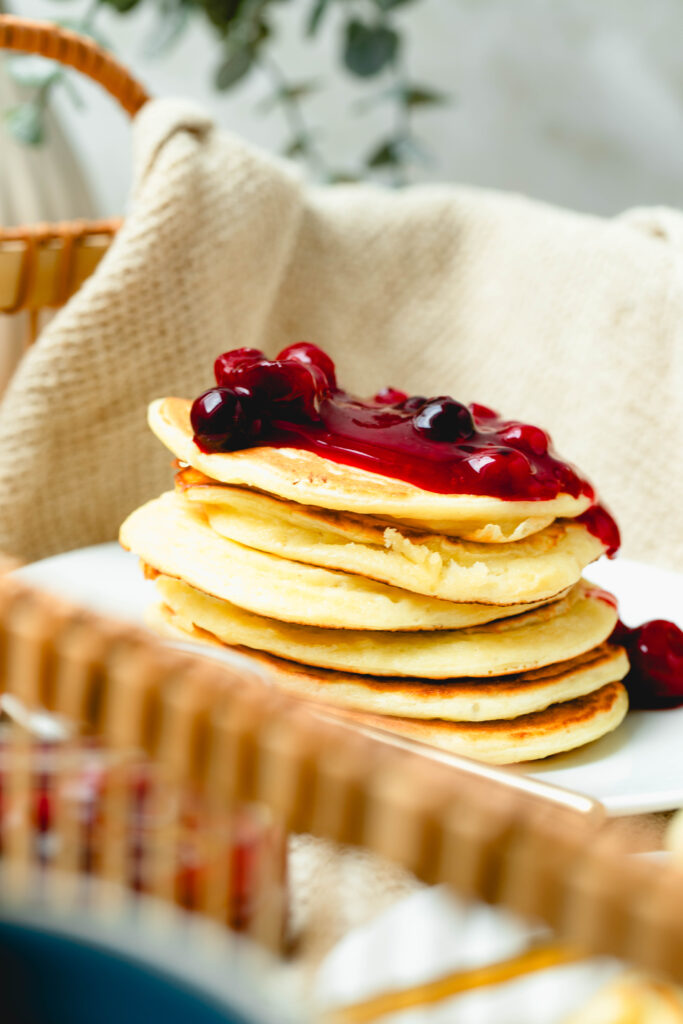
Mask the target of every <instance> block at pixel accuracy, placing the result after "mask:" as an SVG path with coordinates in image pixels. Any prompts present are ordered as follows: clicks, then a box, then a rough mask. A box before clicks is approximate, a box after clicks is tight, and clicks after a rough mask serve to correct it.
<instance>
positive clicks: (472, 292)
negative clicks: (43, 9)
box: [0, 101, 683, 569]
mask: <svg viewBox="0 0 683 1024" xmlns="http://www.w3.org/2000/svg"><path fill="white" fill-rule="evenodd" d="M682 243H683V217H681V216H680V215H679V214H678V213H676V212H675V211H671V210H648V211H633V212H631V213H629V214H626V215H625V216H623V217H621V218H617V219H615V220H602V219H599V218H596V217H590V216H584V215H579V214H576V213H571V212H568V211H564V210H560V209H554V208H552V207H548V206H545V205H543V204H541V203H537V202H532V201H530V200H528V199H525V198H522V197H520V196H516V195H502V194H497V193H495V192H486V191H480V190H476V189H470V188H464V187H460V186H450V185H447V186H443V187H433V186H428V187H420V188H413V189H407V190H405V191H403V192H391V191H380V190H377V189H374V188H370V187H365V186H338V187H335V188H330V189H311V188H307V187H305V186H304V185H302V183H301V181H300V180H299V179H298V178H297V177H296V176H295V175H294V173H293V171H292V169H291V168H290V167H289V166H287V165H285V164H283V163H280V162H277V161H275V160H273V159H272V158H270V157H268V156H266V155H265V154H263V153H261V152H259V151H258V150H255V149H252V148H250V147H249V146H247V145H245V144H244V143H243V142H241V141H240V140H239V139H237V138H234V137H232V136H230V135H227V134H225V133H223V132H219V131H217V130H216V129H215V128H214V127H213V126H212V124H211V123H210V122H209V121H208V120H207V118H206V117H205V116H204V115H203V113H202V112H201V111H200V110H197V109H196V108H194V107H190V106H189V105H187V104H184V103H181V102H177V101H155V102H153V103H150V104H148V105H147V106H146V107H145V108H144V109H143V111H142V112H141V114H140V115H139V116H138V118H137V120H136V124H135V183H134V189H133V200H132V204H131V209H130V212H129V215H128V217H127V219H126V223H125V225H124V227H123V229H122V231H121V232H120V234H119V236H118V237H117V238H116V240H115V242H114V244H113V245H112V247H111V250H110V251H109V253H108V254H107V256H106V257H105V259H104V260H103V262H102V263H101V265H100V267H99V269H98V271H97V273H96V274H95V275H94V276H93V277H92V278H91V279H90V280H89V281H88V282H87V283H86V284H85V286H84V287H83V288H82V289H81V291H80V292H79V294H78V295H77V296H75V297H74V299H72V301H71V302H70V303H69V305H68V306H67V307H66V308H65V309H64V310H63V311H62V312H61V313H60V314H59V315H58V316H57V317H56V318H55V319H54V320H53V321H52V323H51V324H50V325H49V327H48V328H47V329H46V330H45V332H44V333H43V335H42V337H41V338H40V340H39V342H38V344H37V345H36V346H35V348H34V349H33V350H32V351H31V352H30V354H29V355H28V356H27V358H26V359H25V361H24V362H23V364H22V366H21V367H20V369H19V371H18V373H17V374H16V376H15V378H14V380H13V383H12V385H11V387H10V390H9V392H8V394H7V395H6V397H5V399H4V401H3V403H2V406H1V407H0V549H5V550H6V551H8V552H10V553H13V554H17V555H21V556H23V557H25V558H39V557H42V556H44V555H48V554H50V553H52V552H56V551H59V550H63V549H66V548H70V547H76V546H80V545H84V544H92V543H95V542H97V541H102V540H106V539H109V538H113V537H115V536H116V532H117V528H118V525H119V523H120V522H121V520H122V519H123V518H124V517H125V516H126V514H127V513H128V512H130V511H131V509H133V508H134V507H135V506H136V505H139V504H140V503H141V502H142V501H143V500H145V499H147V498H149V497H151V496H153V495H156V494H158V493H159V491H160V490H162V489H163V488H164V487H165V486H167V485H168V484H169V483H170V480H171V471H170V466H169V461H170V457H169V455H168V453H167V452H165V451H164V450H163V449H162V448H161V446H160V445H159V443H158V442H157V441H156V440H155V439H154V438H153V437H152V436H151V435H150V434H149V432H148V431H147V428H146V425H145V407H146V405H147V403H148V402H149V400H150V399H152V398H155V397H159V396H162V395H168V394H179V395H185V396H194V395H195V394H197V393H198V392H199V391H200V390H203V389H204V388H205V387H208V386H210V384H211V383H212V375H211V366H212V362H213V359H214V357H215V356H216V354H217V353H218V352H220V351H222V350H225V349H228V348H235V347H237V346H241V345H250V346H255V347H260V348H264V349H265V350H266V351H267V352H269V353H273V352H275V351H277V350H278V349H279V348H281V347H283V346H284V345H288V344H290V343H292V342H294V341H297V340H300V339H306V340H309V341H313V342H316V343H317V344H319V345H322V346H323V347H324V348H326V349H327V350H328V351H330V352H331V354H332V355H333V357H334V358H335V359H336V360H337V362H338V364H339V371H340V376H341V380H342V381H343V382H344V383H345V384H346V385H347V386H348V387H349V388H350V389H353V390H357V391H358V392H360V393H361V394H367V393H371V392H374V391H375V390H377V388H378V387H379V386H380V385H383V384H393V385H395V386H397V387H401V388H405V389H408V390H412V391H414V392H419V393H422V394H435V393H437V394H443V393H444V392H450V393H451V394H453V395H454V396H456V397H457V398H459V399H462V400H471V399H476V400H478V401H480V402H483V403H485V404H488V405H492V406H493V407H497V408H499V409H501V410H503V411H504V412H505V414H506V415H509V416H511V417H512V416H516V417H522V418H525V419H528V420H531V421H532V422H538V423H540V424H541V425H543V426H546V427H547V428H549V429H550V431H551V432H552V434H553V436H554V438H555V441H556V443H557V446H558V447H559V450H560V451H561V452H562V453H563V454H564V455H565V456H566V457H568V458H570V459H573V460H574V461H575V462H577V463H578V464H579V465H580V466H581V467H582V468H583V469H584V470H585V471H586V472H587V473H588V474H589V475H590V476H591V477H592V478H593V480H594V481H595V482H596V483H597V484H598V486H599V490H600V493H601V495H602V497H603V499H604V500H605V501H606V502H607V503H608V504H609V505H610V506H611V507H612V509H613V511H614V512H615V514H616V516H617V518H618V519H619V521H620V523H621V525H622V529H623V534H624V552H625V553H626V554H628V555H630V556H633V557H636V558H642V559H647V560H650V561H655V562H658V563H660V564H662V565H668V566H671V567H677V568H679V569H683V514H682V512H681V509H682V508H683V471H682V470H683V458H682V456H681V452H682V451H683V257H682V255H681V253H682Z"/></svg>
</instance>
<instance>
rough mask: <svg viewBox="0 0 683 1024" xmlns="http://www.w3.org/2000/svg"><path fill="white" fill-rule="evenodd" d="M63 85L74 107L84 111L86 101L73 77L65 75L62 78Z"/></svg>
mask: <svg viewBox="0 0 683 1024" xmlns="http://www.w3.org/2000/svg"><path fill="white" fill-rule="evenodd" d="M61 84H62V85H63V86H64V90H65V92H66V94H67V96H68V97H69V99H70V100H71V102H72V103H73V105H74V107H76V109H77V110H84V109H85V100H84V99H83V97H82V96H81V94H80V92H79V90H78V87H77V85H76V84H75V82H74V80H73V77H72V76H71V75H64V76H63V77H62V78H61Z"/></svg>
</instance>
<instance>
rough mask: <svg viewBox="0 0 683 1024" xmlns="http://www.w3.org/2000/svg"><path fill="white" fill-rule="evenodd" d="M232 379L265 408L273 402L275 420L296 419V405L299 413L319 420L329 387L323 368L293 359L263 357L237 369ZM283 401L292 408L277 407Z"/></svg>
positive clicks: (239, 389) (240, 392)
mask: <svg viewBox="0 0 683 1024" xmlns="http://www.w3.org/2000/svg"><path fill="white" fill-rule="evenodd" d="M232 381H233V385H232V386H233V387H234V388H235V390H236V391H237V392H238V393H239V394H244V395H248V396H249V397H250V398H253V400H254V401H255V402H256V403H257V404H258V405H260V406H262V407H264V408H267V407H269V406H271V405H272V406H273V408H272V409H271V418H272V419H287V418H289V416H293V417H294V418H295V419H297V418H298V416H297V408H298V411H299V413H301V412H303V413H304V414H305V415H306V416H308V417H310V418H313V419H318V418H319V416H318V409H319V406H320V402H321V401H322V399H323V398H324V397H325V395H326V394H327V393H328V392H329V390H330V389H329V385H328V383H327V378H326V377H325V375H324V373H323V371H322V370H321V369H320V367H318V366H315V365H313V364H312V363H311V364H310V365H306V364H305V363H301V362H297V361H296V360H293V359H292V360H289V359H287V360H281V359H274V360H273V361H272V362H271V361H270V360H268V359H264V360H262V361H261V362H259V363H253V364H252V365H251V366H245V367H243V368H241V369H239V370H237V371H235V372H234V373H233V376H232ZM281 404H283V405H287V406H288V407H291V408H288V410H287V412H286V413H285V410H284V409H278V408H277V406H279V405H281ZM295 407H297V408H295Z"/></svg>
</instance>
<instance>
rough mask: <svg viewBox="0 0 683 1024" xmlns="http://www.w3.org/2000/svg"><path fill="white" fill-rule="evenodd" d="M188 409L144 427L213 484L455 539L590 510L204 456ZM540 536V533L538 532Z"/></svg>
mask: <svg viewBox="0 0 683 1024" xmlns="http://www.w3.org/2000/svg"><path fill="white" fill-rule="evenodd" d="M191 405H192V403H191V402H190V401H189V400H188V399H184V398H162V399H158V400H157V401H156V402H152V404H151V405H150V407H149V411H148V422H149V425H150V427H151V429H152V431H153V432H154V434H156V436H157V437H158V438H159V440H160V441H161V442H162V444H164V445H166V447H167V448H168V449H169V450H170V451H171V452H173V454H174V455H175V456H176V458H177V459H180V460H181V462H185V463H187V464H188V465H190V466H193V467H194V468H195V469H198V470H199V471H200V472H201V473H204V474H205V475H206V476H208V477H211V479H212V480H216V481H218V482H219V483H224V484H237V485H239V486H246V487H255V488H257V489H258V490H260V491H265V492H266V493H268V494H275V495H277V496H279V497H282V498H288V499H289V500H291V501H297V502H300V503H301V504H304V505H313V506H315V507H321V508H330V509H337V510H339V511H348V512H360V513H362V514H365V515H380V516H393V517H395V518H398V519H400V520H401V521H402V522H408V523H410V522H412V523H416V524H425V523H437V524H438V526H437V527H435V528H436V529H438V530H439V532H446V533H455V534H456V535H457V533H458V529H457V524H458V522H466V523H470V524H471V523H472V521H475V522H478V523H480V524H481V526H482V528H484V527H485V526H486V525H487V524H492V523H493V524H495V523H505V524H507V526H506V529H509V525H510V522H511V521H515V522H518V523H521V522H522V521H524V520H526V519H528V518H530V517H531V518H533V519H536V520H537V522H538V523H540V524H541V525H543V526H545V525H547V523H548V520H549V519H550V520H552V519H555V518H558V517H569V518H572V517H574V516H577V515H580V514H581V513H582V512H585V510H586V509H587V508H588V507H589V505H590V499H589V498H588V497H587V496H585V495H583V496H581V497H578V498H573V497H571V495H569V494H559V495H558V496H557V497H556V498H554V499H552V500H548V501H504V500H501V499H500V498H490V497H485V496H481V495H467V494H436V493H434V492H432V491H425V490H423V489H422V488H420V487H415V486H414V485H412V484H409V483H406V482H404V481H402V480H395V479H393V478H391V477H386V476H382V475H381V474H379V473H370V472H368V471H367V470H362V469H357V468H355V467H353V466H345V465H343V464H341V463H339V462H333V461H332V460H330V459H325V458H322V457H321V456H320V455H316V454H315V453H313V452H308V451H305V450H302V449H298V448H273V447H267V446H264V447H258V448H247V449H244V450H242V451H235V452H211V453H206V452H202V451H201V450H200V449H199V448H198V447H197V445H196V444H195V443H194V441H193V434H192V427H191V425H190V408H191ZM538 528H540V527H538Z"/></svg>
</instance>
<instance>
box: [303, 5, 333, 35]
mask: <svg viewBox="0 0 683 1024" xmlns="http://www.w3.org/2000/svg"><path fill="white" fill-rule="evenodd" d="M329 7H330V0H315V3H314V4H313V7H312V8H311V11H310V14H309V16H308V21H307V23H306V35H308V36H314V35H315V34H316V32H317V31H318V29H319V28H320V26H321V25H322V21H323V18H324V17H325V14H326V13H327V11H328V10H329Z"/></svg>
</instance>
